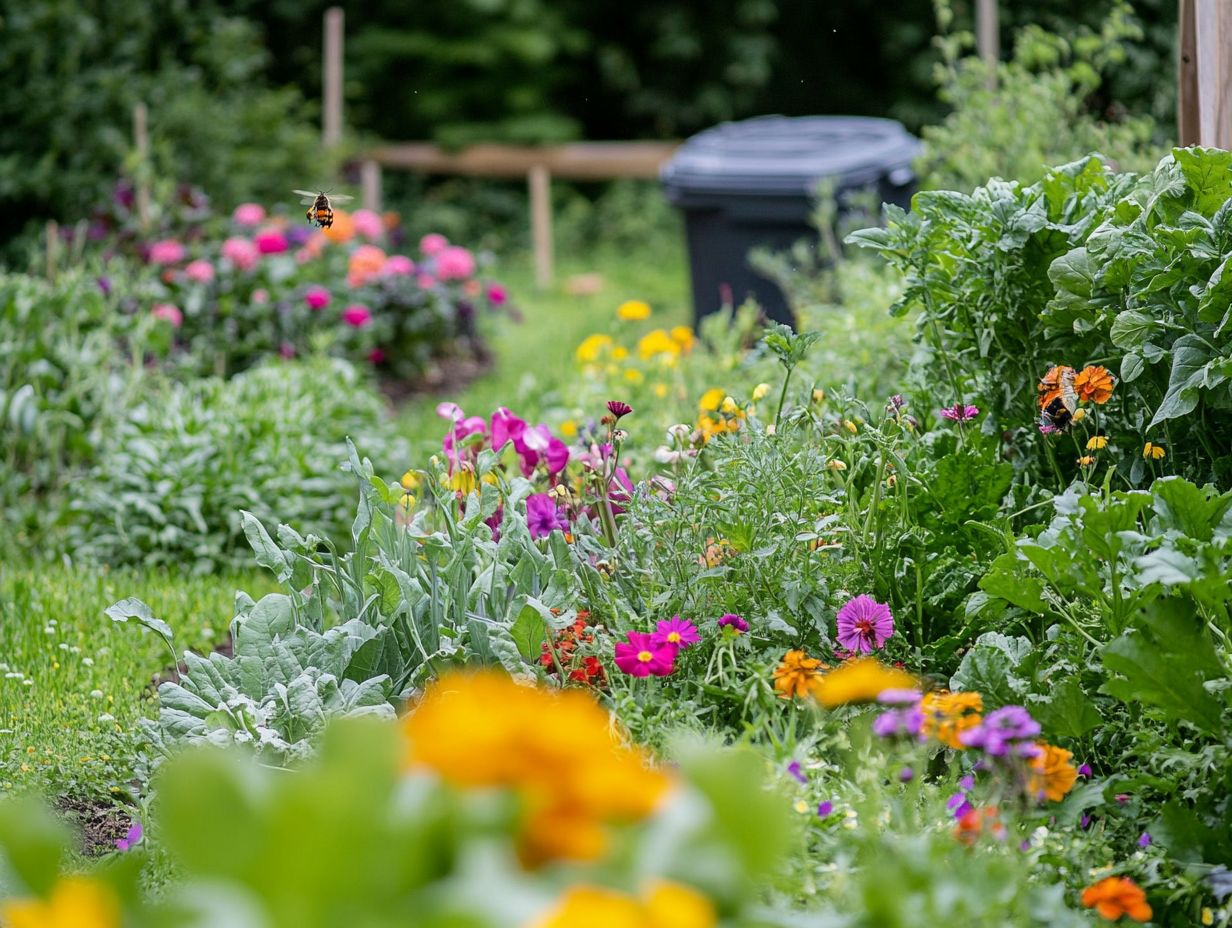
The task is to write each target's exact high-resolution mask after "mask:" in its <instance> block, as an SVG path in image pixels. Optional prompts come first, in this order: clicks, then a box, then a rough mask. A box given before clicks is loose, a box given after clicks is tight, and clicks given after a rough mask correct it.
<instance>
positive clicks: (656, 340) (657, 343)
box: [637, 329, 680, 361]
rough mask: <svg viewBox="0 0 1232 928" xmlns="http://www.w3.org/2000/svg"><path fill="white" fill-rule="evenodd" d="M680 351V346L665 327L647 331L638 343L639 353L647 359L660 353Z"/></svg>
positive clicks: (670, 353) (668, 353)
mask: <svg viewBox="0 0 1232 928" xmlns="http://www.w3.org/2000/svg"><path fill="white" fill-rule="evenodd" d="M679 351H680V346H679V345H677V344H676V343H675V342H674V341H672V337H671V336H670V335H668V334H667V332H666V331H664V330H663V329H654V330H652V331H650V332H647V333H646V334H645V335H643V336H642V337H641V339H639V340H638V343H637V353H638V354H639V355H640V356H641V357H642V359H643V360H646V361H649V360H650V359H651V358H654V357H657V356H659V355H664V354H666V355H675V354H677V353H679Z"/></svg>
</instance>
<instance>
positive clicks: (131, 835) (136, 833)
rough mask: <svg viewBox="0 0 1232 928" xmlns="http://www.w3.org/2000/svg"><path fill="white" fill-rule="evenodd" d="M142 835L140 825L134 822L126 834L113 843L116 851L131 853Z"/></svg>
mask: <svg viewBox="0 0 1232 928" xmlns="http://www.w3.org/2000/svg"><path fill="white" fill-rule="evenodd" d="M143 833H144V832H143V829H142V827H141V823H140V822H137V821H134V822H133V824H132V825H131V826H130V827H129V829H128V833H127V834H126V835H125V836H124V837H123V838H120V839H118V840H117V841H116V843H115V846H116V850H118V851H131V850H132V849H133V848H134V847H136V846H137V845H138V844H139V843H140V842H141V836H142V834H143Z"/></svg>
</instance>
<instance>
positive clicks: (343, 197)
mask: <svg viewBox="0 0 1232 928" xmlns="http://www.w3.org/2000/svg"><path fill="white" fill-rule="evenodd" d="M330 199H331V200H332V201H333V202H335V203H346V202H347V201H348V200H354V199H355V198H354V197H348V196H347V195H346V194H345V193H340V194H338V195H337V196H332V195H331V196H330Z"/></svg>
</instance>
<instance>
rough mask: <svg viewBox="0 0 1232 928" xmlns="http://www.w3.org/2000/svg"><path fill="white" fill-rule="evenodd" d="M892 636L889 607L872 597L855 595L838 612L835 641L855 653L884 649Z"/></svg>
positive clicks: (892, 621)
mask: <svg viewBox="0 0 1232 928" xmlns="http://www.w3.org/2000/svg"><path fill="white" fill-rule="evenodd" d="M893 634H894V617H893V616H892V615H890V607H889V606H887V605H885V604H884V603H879V602H877V600H875V599H873V598H872V597H871V596H857V597H855V598H854V599H852V600H849V601H848V602H847V604H846V605H845V606H843V608H842V609H840V610H839V611H838V642H839V644H841V645H842V646H843V647H844V648H847V649H848V650H849V651H852V652H854V653H856V654H859V653H861V652H864V653H868V652H870V651H872V650H874V649H880V648H882V647H884V646H885V643H886V639H887V638H889V637H890V636H891V635H893Z"/></svg>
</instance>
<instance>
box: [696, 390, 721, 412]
mask: <svg viewBox="0 0 1232 928" xmlns="http://www.w3.org/2000/svg"><path fill="white" fill-rule="evenodd" d="M725 396H727V391H726V390H720V389H719V388H718V387H714V388H713V389H711V390H707V391H706V392H705V393H703V394H702V398H701V399H700V400H698V401H697V408H698V409H700V410H702V411H703V412H714V411H715V410H717V409H718V408H719V404H720V403H722V402H723V398H724V397H725Z"/></svg>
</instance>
